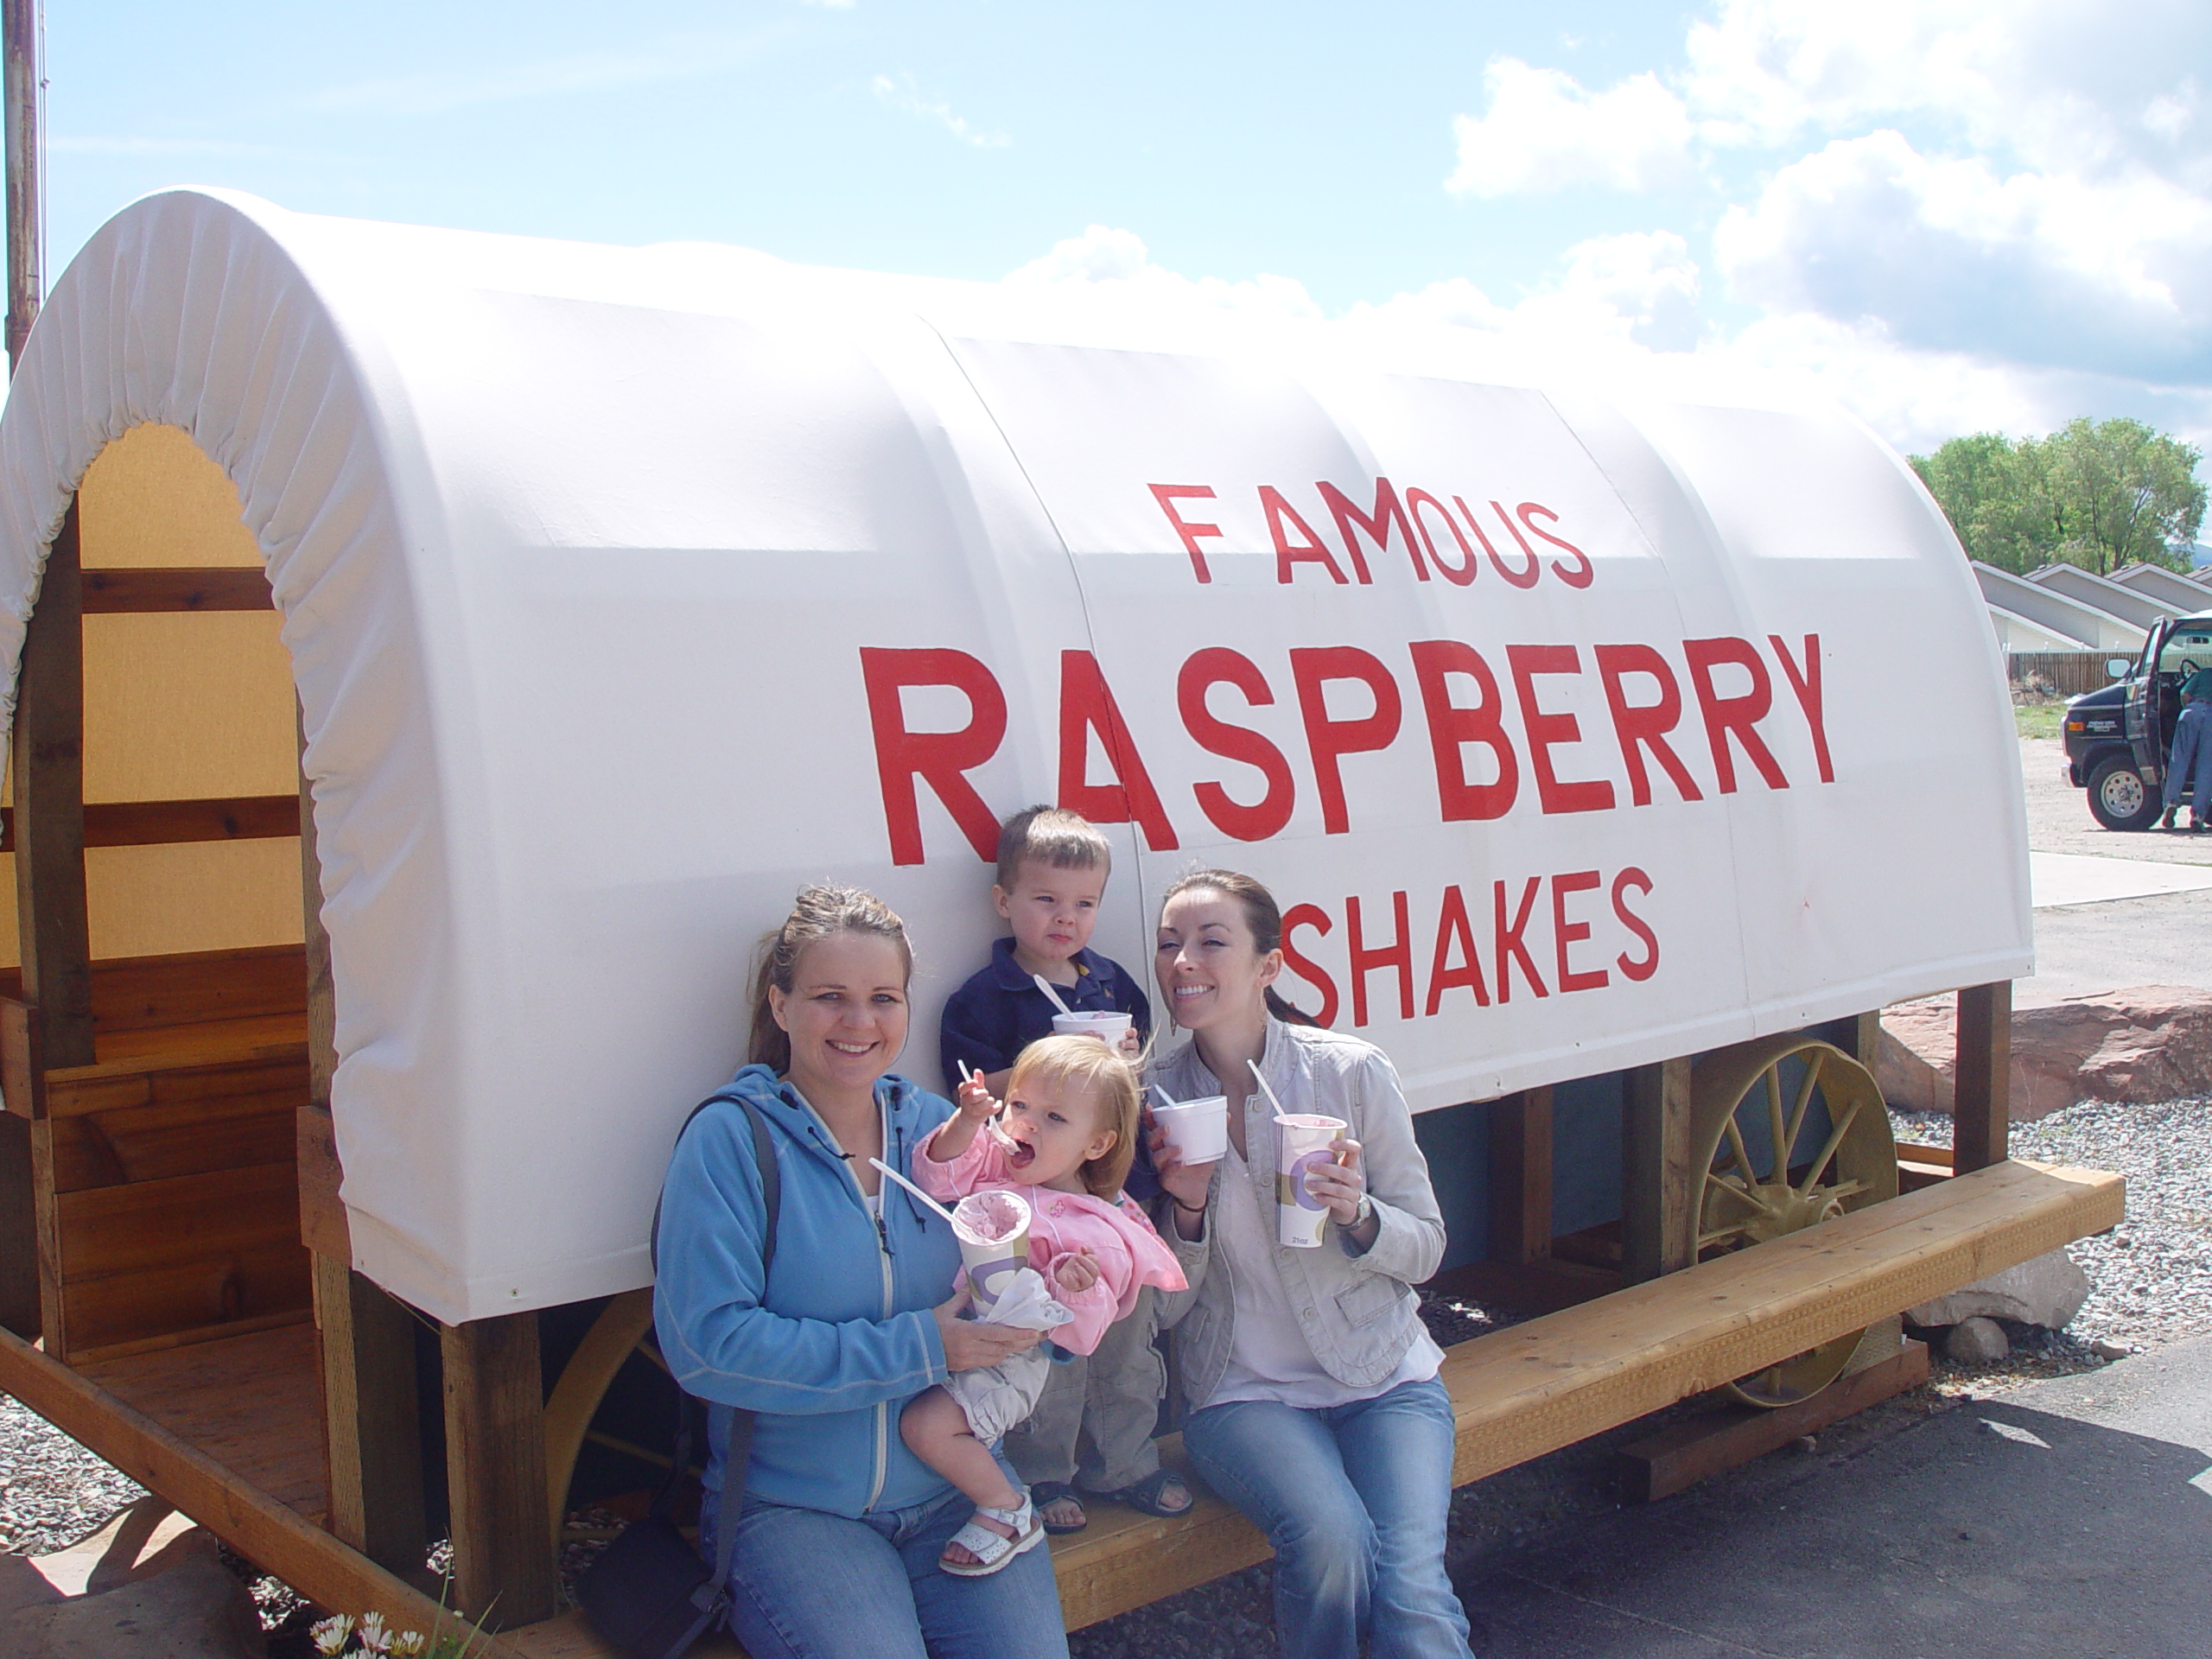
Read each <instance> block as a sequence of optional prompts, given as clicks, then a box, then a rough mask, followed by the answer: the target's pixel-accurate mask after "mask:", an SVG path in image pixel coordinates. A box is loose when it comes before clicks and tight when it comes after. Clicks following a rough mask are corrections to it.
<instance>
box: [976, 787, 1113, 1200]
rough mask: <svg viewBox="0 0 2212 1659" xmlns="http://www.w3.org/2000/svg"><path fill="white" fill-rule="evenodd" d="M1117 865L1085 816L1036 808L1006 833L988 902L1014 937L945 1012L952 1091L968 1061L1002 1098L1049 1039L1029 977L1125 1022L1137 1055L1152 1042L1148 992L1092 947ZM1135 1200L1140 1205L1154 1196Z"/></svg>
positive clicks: (1071, 1002) (1013, 820) (1047, 1007)
mask: <svg viewBox="0 0 2212 1659" xmlns="http://www.w3.org/2000/svg"><path fill="white" fill-rule="evenodd" d="M1113 863H1114V855H1113V849H1111V848H1109V847H1108V846H1107V844H1106V837H1105V836H1102V835H1100V834H1099V833H1098V830H1097V828H1096V826H1095V825H1094V824H1092V823H1091V822H1090V819H1088V818H1086V817H1083V816H1082V815H1080V814H1079V813H1075V812H1064V811H1062V810H1060V809H1059V808H1058V807H1052V806H1033V807H1031V808H1029V809H1028V810H1026V811H1022V812H1017V813H1015V814H1014V816H1013V817H1010V818H1008V819H1007V821H1006V823H1005V824H1004V825H1003V826H1001V829H1000V830H999V866H998V881H997V885H995V887H992V889H991V901H992V902H993V903H994V904H995V905H996V906H998V912H999V914H1000V915H1001V916H1002V917H1004V918H1006V919H1007V923H1008V924H1009V925H1011V926H1012V927H1013V929H1014V937H1013V938H1006V939H1001V940H1000V941H999V942H998V943H997V944H994V945H993V946H992V947H991V963H990V966H989V967H988V968H985V969H982V971H980V972H979V973H977V974H976V975H975V976H973V977H971V978H970V979H969V981H968V982H967V983H966V984H964V985H963V986H962V987H961V988H959V989H958V990H957V991H955V992H954V993H953V994H952V996H951V999H950V1001H947V1002H946V1003H945V1005H944V1022H943V1025H942V1027H940V1031H939V1040H938V1058H940V1060H941V1061H942V1062H943V1064H944V1084H945V1087H946V1088H948V1089H950V1088H952V1087H953V1086H955V1085H956V1084H958V1083H959V1081H960V1064H961V1062H963V1061H965V1062H966V1063H967V1065H969V1068H970V1069H971V1070H973V1071H980V1072H982V1074H983V1086H984V1087H985V1088H987V1089H988V1090H990V1091H991V1093H993V1094H994V1095H1003V1094H1004V1093H1005V1092H1006V1082H1007V1076H1008V1075H1009V1074H1010V1073H1011V1072H1012V1071H1013V1070H1014V1060H1015V1058H1017V1057H1018V1056H1019V1055H1020V1052H1021V1051H1022V1050H1023V1049H1025V1048H1027V1047H1028V1046H1029V1045H1030V1044H1032V1043H1033V1042H1035V1041H1036V1040H1037V1039H1039V1037H1049V1036H1051V1035H1052V1016H1053V1015H1054V1014H1057V1013H1058V1012H1059V1010H1058V1009H1057V1008H1055V1007H1053V1006H1052V1001H1051V999H1049V998H1048V997H1046V995H1045V993H1044V992H1042V991H1040V990H1039V989H1038V988H1037V981H1036V979H1035V978H1034V977H1033V976H1037V975H1042V976H1044V977H1045V978H1046V979H1048V980H1050V981H1051V982H1052V986H1053V988H1054V989H1056V990H1058V992H1059V994H1060V1001H1063V1002H1065V1003H1066V1004H1067V1005H1068V1007H1069V1009H1070V1011H1071V1012H1072V1013H1076V1014H1109V1013H1110V1014H1128V1016H1129V1017H1130V1020H1131V1022H1132V1024H1131V1028H1132V1030H1133V1031H1134V1033H1135V1037H1136V1039H1137V1041H1136V1044H1135V1045H1132V1048H1133V1049H1134V1048H1135V1046H1137V1045H1141V1044H1142V1042H1143V1041H1144V1039H1146V1038H1147V1037H1149V1036H1150V1035H1151V1034H1152V1004H1151V1003H1150V1002H1149V1001H1147V1000H1146V997H1145V994H1144V992H1143V990H1142V989H1141V988H1140V987H1139V986H1138V984H1137V982H1136V981H1135V980H1134V979H1132V978H1130V977H1129V976H1128V973H1127V971H1125V970H1124V969H1122V966H1121V965H1120V964H1119V963H1116V962H1113V961H1111V960H1110V959H1109V958H1108V957H1102V956H1100V955H1099V954H1098V953H1097V952H1096V951H1095V950H1091V949H1090V930H1091V929H1092V927H1093V926H1095V925H1096V924H1097V921H1098V906H1099V903H1100V901H1101V899H1103V897H1104V895H1105V892H1106V878H1107V876H1108V875H1109V874H1111V873H1112V870H1113ZM1147 1173H1148V1172H1147ZM1129 1196H1130V1197H1131V1198H1136V1199H1138V1200H1139V1201H1140V1202H1141V1201H1142V1200H1143V1199H1144V1198H1147V1197H1149V1196H1150V1194H1149V1193H1147V1192H1135V1191H1134V1190H1133V1191H1131V1192H1130V1194H1129Z"/></svg>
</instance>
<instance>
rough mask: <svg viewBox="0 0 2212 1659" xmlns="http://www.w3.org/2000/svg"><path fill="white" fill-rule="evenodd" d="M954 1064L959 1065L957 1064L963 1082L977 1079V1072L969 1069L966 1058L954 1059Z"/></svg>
mask: <svg viewBox="0 0 2212 1659" xmlns="http://www.w3.org/2000/svg"><path fill="white" fill-rule="evenodd" d="M953 1064H954V1065H957V1066H958V1067H959V1068H960V1081H961V1082H963V1083H973V1082H975V1081H976V1074H975V1073H974V1072H973V1071H969V1069H968V1062H967V1061H965V1060H960V1059H956V1060H954V1061H953Z"/></svg>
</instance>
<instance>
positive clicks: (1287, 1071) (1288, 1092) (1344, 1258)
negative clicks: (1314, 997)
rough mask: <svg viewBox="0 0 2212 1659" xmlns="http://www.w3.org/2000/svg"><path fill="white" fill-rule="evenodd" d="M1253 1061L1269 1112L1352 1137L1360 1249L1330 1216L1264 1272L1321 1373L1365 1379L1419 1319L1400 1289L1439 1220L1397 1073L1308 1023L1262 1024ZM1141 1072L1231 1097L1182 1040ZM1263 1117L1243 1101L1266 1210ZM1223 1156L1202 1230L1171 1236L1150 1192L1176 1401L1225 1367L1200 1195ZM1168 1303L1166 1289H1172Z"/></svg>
mask: <svg viewBox="0 0 2212 1659" xmlns="http://www.w3.org/2000/svg"><path fill="white" fill-rule="evenodd" d="M1260 1071H1261V1073H1262V1075H1263V1076H1264V1077H1266V1078H1267V1080H1268V1085H1269V1086H1270V1087H1272V1088H1273V1089H1274V1091H1275V1094H1276V1096H1277V1097H1278V1098H1280V1099H1281V1102H1282V1105H1283V1109H1284V1110H1285V1111H1287V1112H1291V1113H1301V1112H1317V1113H1320V1114H1323V1115H1325V1116H1330V1117H1340V1118H1342V1119H1344V1122H1346V1123H1348V1124H1350V1125H1351V1128H1349V1129H1347V1130H1346V1131H1345V1133H1346V1134H1347V1135H1350V1136H1351V1139H1353V1140H1355V1141H1358V1142H1359V1144H1360V1150H1361V1160H1362V1164H1363V1168H1364V1169H1365V1172H1366V1176H1367V1190H1368V1192H1369V1193H1370V1195H1371V1196H1372V1197H1373V1198H1374V1200H1375V1213H1376V1216H1377V1217H1379V1218H1380V1222H1381V1227H1380V1230H1379V1231H1377V1232H1376V1236H1375V1243H1373V1244H1372V1245H1370V1247H1369V1248H1368V1249H1366V1250H1364V1251H1357V1250H1356V1249H1354V1247H1353V1245H1352V1243H1351V1240H1350V1239H1349V1238H1347V1237H1346V1236H1344V1232H1343V1230H1341V1229H1339V1228H1338V1226H1337V1224H1335V1223H1334V1222H1333V1221H1332V1222H1330V1223H1328V1224H1327V1230H1326V1232H1325V1236H1324V1237H1323V1240H1322V1243H1321V1247H1320V1248H1319V1249H1290V1248H1288V1247H1281V1248H1278V1249H1276V1251H1275V1270H1276V1271H1277V1272H1278V1273H1280V1274H1281V1275H1282V1282H1283V1287H1284V1289H1285V1291H1286V1292H1287V1294H1288V1295H1289V1298H1290V1305H1291V1306H1293V1307H1294V1308H1295V1309H1296V1310H1297V1311H1298V1317H1299V1319H1300V1323H1301V1324H1302V1325H1303V1326H1304V1329H1305V1334H1306V1340H1307V1342H1309V1343H1310V1344H1312V1345H1313V1357H1315V1358H1316V1359H1318V1360H1319V1361H1320V1363H1321V1367H1322V1369H1323V1370H1325V1371H1327V1372H1328V1373H1329V1375H1330V1376H1333V1377H1335V1378H1336V1379H1337V1381H1338V1382H1339V1383H1343V1384H1344V1386H1345V1387H1347V1388H1370V1387H1373V1386H1375V1385H1376V1384H1378V1383H1382V1382H1383V1381H1384V1380H1385V1379H1387V1378H1388V1377H1389V1376H1390V1374H1391V1373H1392V1372H1394V1371H1395V1370H1397V1369H1398V1363H1399V1362H1400V1361H1401V1360H1402V1359H1403V1358H1404V1357H1405V1354H1406V1350H1407V1349H1408V1347H1410V1346H1411V1345H1412V1344H1413V1341H1414V1336H1415V1334H1416V1333H1417V1332H1419V1330H1420V1329H1421V1317H1420V1314H1419V1313H1418V1312H1417V1311H1416V1310H1417V1309H1418V1307H1419V1299H1418V1298H1417V1297H1416V1296H1415V1295H1414V1293H1413V1290H1412V1288H1411V1287H1412V1286H1413V1285H1414V1284H1417V1283H1418V1282H1420V1281H1421V1280H1424V1279H1427V1277H1429V1276H1430V1275H1431V1274H1433V1273H1434V1272H1435V1271H1436V1269H1437V1265H1438V1264H1439V1263H1440V1262H1442V1261H1443V1259H1444V1218H1443V1217H1442V1216H1441V1215H1440V1213H1439V1212H1438V1210H1437V1205H1436V1194H1435V1192H1434V1190H1433V1188H1431V1186H1430V1185H1429V1181H1428V1161H1427V1160H1426V1159H1425V1158H1423V1157H1422V1156H1421V1148H1420V1147H1419V1146H1417V1145H1416V1144H1415V1143H1414V1121H1413V1114H1412V1111H1411V1110H1410V1109H1408V1106H1407V1105H1406V1096H1405V1091H1404V1090H1403V1089H1402V1088H1401V1087H1400V1086H1399V1083H1398V1074H1397V1071H1396V1070H1395V1068H1394V1067H1393V1066H1392V1065H1391V1064H1390V1062H1389V1058H1387V1057H1386V1056H1385V1055H1384V1054H1383V1051H1382V1050H1381V1049H1379V1048H1377V1047H1376V1046H1375V1045H1374V1044H1372V1043H1369V1042H1363V1041H1362V1040H1361V1039H1358V1038H1357V1037H1347V1036H1344V1035H1343V1034H1341V1033H1337V1032H1332V1031H1323V1030H1320V1029H1319V1028H1318V1027H1311V1026H1293V1025H1286V1024H1285V1023H1284V1022H1283V1021H1281V1020H1268V1036H1267V1046H1266V1048H1265V1050H1264V1051H1263V1052H1262V1055H1261V1057H1260ZM1151 1080H1152V1081H1153V1082H1155V1083H1157V1084H1159V1085H1160V1087H1161V1088H1162V1089H1164V1090H1166V1092H1167V1093H1168V1094H1169V1095H1171V1096H1173V1097H1174V1098H1176V1099H1178V1100H1189V1099H1193V1098H1196V1097H1197V1096H1202V1095H1211V1094H1221V1093H1224V1092H1228V1093H1230V1094H1231V1095H1232V1097H1233V1096H1234V1094H1235V1092H1236V1090H1234V1089H1233V1088H1232V1089H1230V1090H1224V1087H1223V1084H1222V1083H1221V1082H1220V1081H1219V1080H1217V1078H1216V1077H1214V1075H1213V1073H1212V1072H1211V1071H1208V1070H1207V1069H1206V1066H1205V1061H1203V1060H1201V1059H1200V1058H1198V1047H1197V1045H1196V1044H1188V1045H1185V1046H1184V1047H1183V1048H1181V1049H1179V1050H1178V1051H1176V1052H1174V1053H1172V1054H1170V1055H1168V1056H1166V1058H1164V1059H1162V1060H1161V1061H1160V1062H1159V1063H1157V1064H1156V1065H1154V1068H1153V1071H1152V1073H1151ZM1273 1120H1274V1112H1273V1110H1272V1109H1270V1108H1269V1106H1268V1102H1267V1098H1266V1096H1264V1095H1261V1094H1257V1093H1256V1092H1255V1096H1254V1098H1253V1099H1252V1100H1251V1101H1250V1102H1249V1103H1247V1106H1246V1109H1245V1118H1244V1145H1245V1147H1246V1148H1247V1150H1248V1151H1249V1154H1251V1155H1250V1158H1249V1163H1248V1168H1249V1170H1250V1173H1251V1179H1252V1185H1253V1190H1254V1191H1255V1193H1256V1194H1257V1195H1258V1197H1259V1199H1260V1202H1261V1205H1262V1211H1261V1212H1262V1214H1269V1213H1272V1210H1273V1205H1274V1187H1275V1127H1274V1121H1273ZM1228 1167H1229V1165H1228V1163H1227V1161H1226V1160H1224V1161H1223V1162H1222V1163H1221V1164H1220V1165H1219V1166H1217V1167H1216V1169H1215V1171H1214V1184H1213V1186H1212V1188H1211V1190H1210V1191H1209V1192H1208V1194H1207V1198H1206V1209H1207V1219H1206V1227H1205V1236H1204V1237H1202V1238H1199V1239H1197V1240H1189V1239H1185V1238H1182V1237H1179V1236H1178V1235H1177V1234H1176V1232H1175V1230H1174V1228H1173V1214H1172V1211H1168V1210H1167V1209H1166V1205H1165V1204H1164V1202H1163V1206H1162V1214H1161V1217H1160V1219H1161V1222H1162V1225H1161V1227H1160V1234H1161V1236H1163V1237H1165V1238H1166V1240H1167V1241H1168V1242H1169V1243H1171V1244H1172V1245H1173V1246H1174V1248H1175V1254H1176V1256H1177V1259H1178V1260H1179V1261H1180V1262H1181V1263H1182V1266H1183V1272H1184V1274H1185V1276H1186V1277H1187V1278H1188V1279H1189V1280H1190V1281H1191V1290H1190V1292H1189V1293H1187V1294H1188V1296H1189V1303H1188V1306H1187V1311H1185V1309H1184V1308H1181V1307H1178V1308H1176V1309H1174V1310H1173V1312H1174V1313H1175V1314H1176V1315H1179V1318H1174V1319H1173V1320H1172V1321H1169V1320H1164V1321H1163V1323H1167V1322H1173V1325H1174V1335H1173V1338H1171V1342H1172V1344H1173V1352H1174V1357H1175V1361H1176V1372H1177V1376H1178V1379H1179V1392H1180V1394H1181V1395H1182V1398H1183V1402H1184V1404H1185V1408H1186V1409H1195V1408H1198V1407H1199V1406H1202V1405H1204V1404H1205V1402H1206V1400H1207V1399H1208V1398H1209V1397H1210V1396H1211V1395H1212V1393H1213V1391H1214V1389H1216V1388H1217V1386H1219V1384H1220V1382H1221V1375H1222V1372H1223V1370H1224V1369H1226V1367H1227V1366H1228V1363H1229V1353H1230V1341H1231V1338H1232V1336H1233V1333H1234V1332H1235V1330H1236V1303H1237V1294H1236V1285H1235V1284H1234V1283H1233V1282H1231V1279H1230V1273H1229V1270H1228V1264H1227V1263H1226V1262H1224V1261H1222V1260H1219V1259H1217V1258H1216V1257H1215V1256H1214V1255H1213V1252H1212V1248H1211V1243H1212V1239H1213V1218H1212V1210H1213V1202H1214V1196H1215V1195H1216V1194H1217V1192H1219V1190H1220V1184H1221V1182H1222V1180H1223V1179H1224V1178H1225V1172H1226V1171H1227V1170H1228ZM1178 1300H1180V1299H1178Z"/></svg>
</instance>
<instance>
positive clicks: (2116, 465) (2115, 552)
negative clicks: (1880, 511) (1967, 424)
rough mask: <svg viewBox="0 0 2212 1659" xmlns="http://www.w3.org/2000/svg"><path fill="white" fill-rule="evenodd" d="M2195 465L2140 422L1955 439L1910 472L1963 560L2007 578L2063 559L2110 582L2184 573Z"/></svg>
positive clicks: (2192, 537) (2197, 455)
mask: <svg viewBox="0 0 2212 1659" xmlns="http://www.w3.org/2000/svg"><path fill="white" fill-rule="evenodd" d="M2202 458H2203V457H2202V453H2201V452H2200V451H2199V450H2197V449H2196V448H2195V447H2194V446H2192V445H2190V444H2186V443H2183V442H2181V441H2180V440H2179V439H2177V438H2176V437H2174V436H2172V435H2171V434H2169V433H2164V432H2158V431H2154V430H2152V429H2151V428H2150V427H2147V426H2145V425H2144V424H2143V423H2142V422H2140V421H2131V420H2125V419H2120V420H2110V421H2103V422H2094V423H2093V422H2091V421H2089V420H2087V419H2077V420H2075V421H2071V422H2069V423H2067V425H2066V426H2064V427H2063V428H2062V429H2060V430H2058V431H2056V432H2054V433H2052V434H2051V435H2050V436H2049V437H2047V438H2020V439H2017V440H2008V439H2006V438H2005V437H2004V436H2003V435H2000V434H1998V433H1994V432H1977V433H1975V434H1974V435H1971V436H1968V437H1963V438H1953V439H1952V440H1951V441H1950V442H1948V443H1946V444H1944V445H1943V446H1942V448H1939V449H1937V450H1936V453H1935V454H1932V455H1915V456H1914V457H1912V466H1913V470H1914V471H1915V472H1916V473H1918V474H1920V477H1921V480H1922V481H1923V482H1924V483H1925V484H1926V485H1927V486H1928V490H1929V494H1931V495H1933V496H1934V497H1935V498H1936V501H1937V503H1938V504H1939V505H1941V506H1942V509H1943V512H1944V513H1945V515H1946V516H1947V517H1948V518H1949V519H1950V521H1951V528H1952V529H1953V530H1954V531H1956V532H1957V533H1958V537H1959V542H1960V544H1961V546H1963V547H1964V548H1965V549H1966V550H1967V556H1969V557H1971V558H1976V559H1980V560H1982V561H1983V562H1984V563H1989V564H1993V565H1995V566H1997V567H1998V569H2001V570H2012V571H2015V572H2025V571H2029V570H2033V569H2037V568H2038V567H2039V566H2042V565H2044V564H2048V563H2052V562H2053V561H2059V560H2063V561H2064V562H2065V563H2069V564H2078V565H2080V566H2082V568H2083V569H2089V570H2094V571H2095V572H2096V573H2097V574H2098V575H2109V574H2111V572H2113V570H2115V569H2119V568H2120V566H2121V565H2124V564H2129V563H2147V564H2163V565H2166V566H2168V567H2170V568H2171V569H2188V568H2189V555H2190V545H2191V543H2194V542H2195V541H2196V534H2197V531H2198V530H2199V529H2201V528H2202V524H2203V522H2204V510H2205V489H2204V486H2203V485H2202V484H2201V483H2200V482H2198V481H2197V479H2196V465H2197V462H2198V461H2201V460H2202Z"/></svg>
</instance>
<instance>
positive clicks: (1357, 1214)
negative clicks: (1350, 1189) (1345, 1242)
mask: <svg viewBox="0 0 2212 1659" xmlns="http://www.w3.org/2000/svg"><path fill="white" fill-rule="evenodd" d="M1374 1213H1375V1195H1374V1194H1373V1193H1372V1192H1363V1193H1361V1194H1360V1195H1359V1205H1358V1207H1357V1209H1355V1210H1353V1211H1352V1212H1351V1225H1352V1230H1353V1231H1354V1232H1357V1231H1358V1230H1359V1229H1361V1228H1362V1227H1364V1226H1366V1225H1367V1221H1368V1217H1370V1216H1372V1215H1373V1214H1374Z"/></svg>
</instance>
